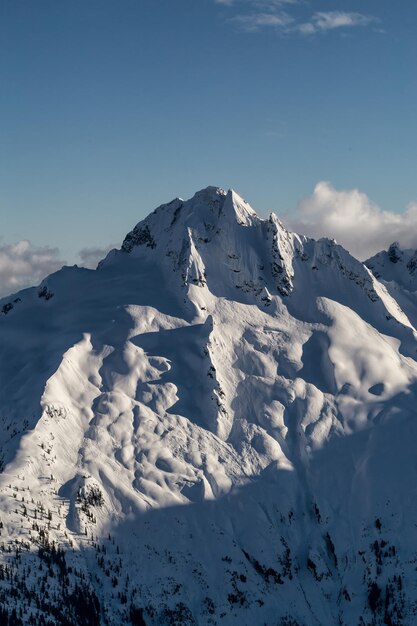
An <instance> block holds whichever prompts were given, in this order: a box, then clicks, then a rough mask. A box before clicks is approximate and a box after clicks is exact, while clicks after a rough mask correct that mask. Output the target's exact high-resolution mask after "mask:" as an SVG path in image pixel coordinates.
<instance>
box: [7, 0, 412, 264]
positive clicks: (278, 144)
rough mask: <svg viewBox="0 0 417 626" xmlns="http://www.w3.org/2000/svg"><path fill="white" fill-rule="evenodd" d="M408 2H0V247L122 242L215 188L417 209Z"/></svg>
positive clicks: (273, 199)
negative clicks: (346, 192)
mask: <svg viewBox="0 0 417 626" xmlns="http://www.w3.org/2000/svg"><path fill="white" fill-rule="evenodd" d="M416 24H417V3H416V2H415V0H401V2H398V1H397V2H395V1H394V0H345V1H339V2H330V1H328V0H322V1H321V0H320V1H318V0H317V1H316V0H311V1H310V2H309V1H308V0H299V1H297V0H293V1H290V0H287V1H286V2H284V1H282V0H281V1H279V0H234V1H233V0H231V1H230V0H229V1H226V0H223V1H216V0H70V1H68V0H66V1H65V2H64V1H62V0H36V1H34V0H19V1H17V0H3V2H2V8H1V21H0V40H1V41H0V59H1V61H0V63H1V65H0V72H1V85H2V90H1V96H0V107H1V117H0V133H1V149H0V161H1V162H0V165H1V167H0V189H1V192H0V208H1V215H2V218H3V219H2V231H1V233H0V234H1V241H2V242H3V243H5V242H13V241H16V240H18V239H22V238H27V239H30V240H31V241H32V242H33V243H35V244H37V245H45V244H53V245H57V246H59V247H60V248H61V250H62V252H63V254H64V256H66V258H67V259H68V260H69V261H74V260H75V259H76V252H77V251H78V250H79V249H80V248H83V247H85V246H89V245H91V246H95V245H98V246H100V245H104V244H107V243H109V242H114V243H117V242H119V241H120V239H121V237H122V236H123V235H124V234H125V232H126V231H127V230H128V229H129V228H130V227H132V226H133V225H134V224H135V223H136V222H137V221H138V220H139V219H140V218H141V217H143V216H144V215H145V214H147V213H148V212H149V211H151V210H152V209H153V208H155V206H156V205H157V204H159V203H161V202H164V201H168V200H170V199H171V198H172V197H174V196H176V195H179V196H182V197H188V196H190V195H191V194H192V193H193V192H194V191H196V190H197V189H199V188H201V187H205V186H207V185H209V184H214V185H220V186H224V187H233V188H235V189H237V190H239V191H240V192H241V193H243V194H244V195H245V197H246V198H247V199H248V200H249V201H250V202H251V204H252V205H253V206H254V207H255V208H257V209H260V210H261V211H262V210H264V209H265V210H266V209H274V210H275V211H276V212H278V213H281V214H284V213H287V212H289V211H291V210H294V209H295V207H296V205H297V203H298V201H299V200H300V198H301V197H303V196H306V195H309V194H311V193H312V190H313V188H314V185H315V184H316V183H317V182H318V181H319V180H329V181H331V182H332V184H333V185H334V186H335V187H336V188H346V189H349V188H353V187H358V188H359V189H361V190H362V191H364V192H366V193H367V194H368V195H369V196H370V197H371V198H372V199H373V200H374V201H375V202H377V203H378V204H379V205H380V206H381V207H383V208H386V209H390V210H393V211H396V210H403V208H404V207H405V205H406V204H407V203H408V202H409V201H411V200H416V199H417V189H416V187H417V182H416V181H417V123H416V111H417V106H416V105H417V71H416V61H417V37H416Z"/></svg>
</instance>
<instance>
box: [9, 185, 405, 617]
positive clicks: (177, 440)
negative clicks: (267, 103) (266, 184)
mask: <svg viewBox="0 0 417 626" xmlns="http://www.w3.org/2000/svg"><path fill="white" fill-rule="evenodd" d="M397 257H398V258H397ZM415 258H417V255H416V253H414V252H413V251H401V250H400V249H399V247H398V246H395V245H394V247H393V246H391V248H390V249H389V251H388V252H386V253H380V254H379V255H376V257H374V258H373V259H370V260H369V261H367V262H366V264H362V263H361V262H359V261H358V260H356V259H355V258H353V257H352V256H351V255H350V254H349V253H348V252H347V251H346V250H344V249H343V248H342V247H341V246H339V245H338V244H337V243H336V242H335V241H333V240H329V239H321V240H319V241H314V240H311V239H308V238H306V237H304V236H299V235H297V234H294V233H290V232H288V231H286V229H285V228H284V226H283V225H282V223H281V222H280V221H279V219H278V218H277V217H276V216H275V215H274V214H272V215H271V216H270V218H269V219H261V218H260V217H258V216H257V214H256V213H255V211H254V210H253V209H252V208H251V207H250V206H249V205H248V203H247V202H246V201H245V200H244V199H243V198H241V197H240V196H239V195H238V194H237V193H235V192H234V191H228V192H225V191H223V190H221V189H218V188H215V187H208V188H207V189H204V190H202V191H200V192H198V193H197V194H196V195H195V196H194V197H193V198H191V199H190V200H188V201H183V200H180V199H175V200H174V201H172V202H170V203H169V204H166V205H163V206H161V207H159V208H158V209H156V210H155V211H154V212H153V213H151V214H150V215H149V216H148V217H147V218H146V219H145V220H143V221H142V222H140V223H139V224H137V226H135V228H134V229H133V230H132V231H131V232H129V233H128V235H127V236H126V238H125V240H124V242H123V245H122V246H121V248H120V250H113V251H111V252H110V253H109V254H108V256H107V257H106V258H105V259H104V260H103V261H102V262H101V263H100V264H99V266H98V268H97V270H87V269H84V268H79V267H76V266H74V267H64V268H62V269H61V270H60V271H58V272H56V273H55V274H53V275H51V276H49V277H48V278H46V279H45V280H44V281H43V282H42V284H41V285H40V286H39V287H37V288H31V289H26V290H24V291H21V292H20V293H18V294H14V295H12V296H10V297H8V298H4V299H3V300H1V301H0V311H1V313H0V381H1V384H0V441H1V448H0V468H1V470H2V472H1V473H0V511H1V513H0V517H1V521H0V532H1V537H0V624H5V625H6V626H9V624H10V625H12V624H13V625H19V624H21V625H26V624H28V625H30V624H33V625H35V626H37V625H40V626H42V625H45V626H46V625H47V626H56V625H62V626H84V625H85V626H94V625H100V626H101V625H103V626H104V625H106V626H107V625H108V626H120V625H129V624H132V625H143V624H145V625H146V626H159V625H172V626H173V625H177V624H178V625H179V624H181V625H182V624H185V625H190V626H191V625H198V626H205V625H220V624H221V625H224V626H229V625H235V624H236V625H237V624H239V625H242V626H252V625H254V624H259V625H263V624H266V625H267V626H295V625H299V626H316V625H317V626H323V625H329V626H333V625H336V624H340V625H343V624H344V625H346V626H350V625H353V624H355V625H362V626H365V625H379V624H388V625H392V626H393V625H400V624H401V625H402V624H404V625H410V626H411V625H413V624H416V623H417V573H416V568H417V447H416V442H417V414H416V411H417V409H416V407H417V397H416V395H417V332H416V325H417V299H416V294H415V289H417V282H416V279H415V277H414V269H415V267H417V262H416V263H415V265H413V262H414V261H413V259H415ZM371 270H372V271H371Z"/></svg>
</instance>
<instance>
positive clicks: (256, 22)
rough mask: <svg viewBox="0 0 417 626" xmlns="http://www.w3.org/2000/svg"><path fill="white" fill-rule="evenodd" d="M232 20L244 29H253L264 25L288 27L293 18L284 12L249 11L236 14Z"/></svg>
mask: <svg viewBox="0 0 417 626" xmlns="http://www.w3.org/2000/svg"><path fill="white" fill-rule="evenodd" d="M233 21H234V22H236V23H237V24H239V26H240V27H241V28H242V29H243V30H246V31H255V30H259V29H260V28H264V27H272V28H281V29H282V28H284V27H288V26H289V25H290V24H291V23H292V22H293V19H292V18H291V17H290V16H289V15H287V14H286V13H266V12H265V13H250V14H247V15H237V16H236V17H234V18H233Z"/></svg>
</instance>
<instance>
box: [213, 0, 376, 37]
mask: <svg viewBox="0 0 417 626" xmlns="http://www.w3.org/2000/svg"><path fill="white" fill-rule="evenodd" d="M215 2H216V4H218V5H222V6H223V7H225V8H226V9H229V10H232V9H233V8H234V9H237V10H238V11H239V12H238V13H237V14H236V15H234V16H233V17H232V18H230V21H232V22H234V23H236V24H238V25H239V27H240V28H241V29H242V30H244V31H258V30H260V29H262V28H275V29H276V30H277V31H279V32H281V33H283V34H290V33H299V34H301V35H314V34H317V33H326V32H328V31H331V30H335V29H347V28H353V27H358V26H367V25H368V24H370V23H371V22H375V21H376V20H375V18H374V17H372V16H369V15H363V14H362V13H353V12H346V11H318V12H316V13H314V14H313V15H311V17H309V18H308V19H304V20H301V19H300V18H299V16H296V15H295V14H294V15H293V13H294V12H291V14H289V13H288V12H285V11H283V8H284V7H286V8H287V9H290V7H291V5H294V6H295V5H298V8H300V6H301V7H302V5H303V4H304V3H300V1H299V0H215Z"/></svg>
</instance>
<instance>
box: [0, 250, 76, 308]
mask: <svg viewBox="0 0 417 626" xmlns="http://www.w3.org/2000/svg"><path fill="white" fill-rule="evenodd" d="M63 264H64V261H63V260H62V258H61V255H60V252H59V250H58V248H50V247H49V246H42V247H40V246H34V245H33V244H31V243H30V241H28V240H27V239H22V240H21V241H18V242H17V243H14V244H5V245H2V246H0V297H3V296H6V295H8V294H10V293H14V292H16V291H19V290H20V289H23V288H25V287H28V286H30V285H36V284H37V283H39V282H40V281H41V280H42V279H43V278H45V276H47V275H48V274H51V273H52V272H56V270H58V269H59V268H60V267H62V265H63Z"/></svg>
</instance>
